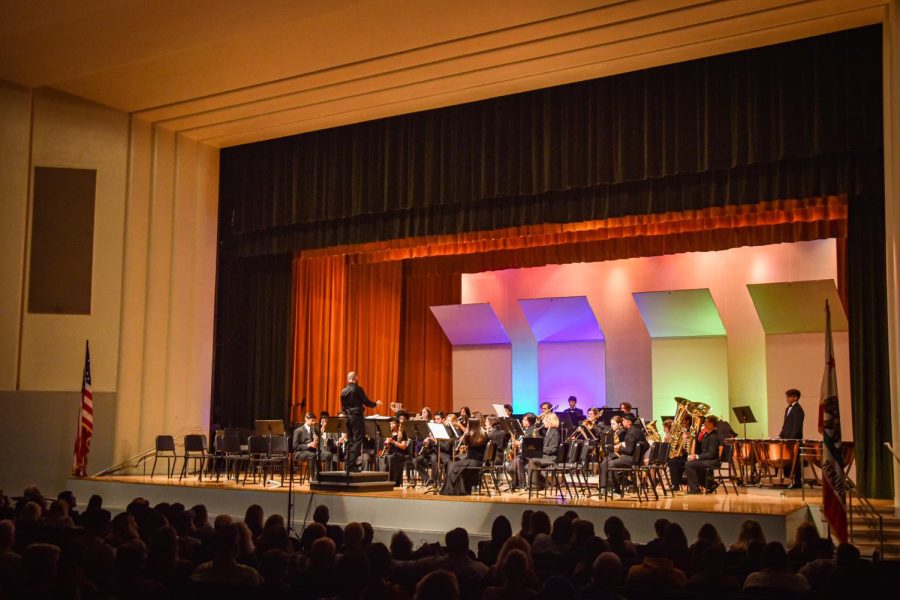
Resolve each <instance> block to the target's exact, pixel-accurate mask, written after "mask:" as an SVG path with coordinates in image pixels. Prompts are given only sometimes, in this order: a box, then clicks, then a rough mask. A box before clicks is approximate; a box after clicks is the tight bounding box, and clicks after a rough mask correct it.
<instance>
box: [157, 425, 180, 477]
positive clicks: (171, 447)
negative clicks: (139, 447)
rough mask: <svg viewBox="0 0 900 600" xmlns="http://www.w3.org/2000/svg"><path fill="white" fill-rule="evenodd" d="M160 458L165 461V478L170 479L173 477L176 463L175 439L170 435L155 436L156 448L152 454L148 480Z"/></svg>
mask: <svg viewBox="0 0 900 600" xmlns="http://www.w3.org/2000/svg"><path fill="white" fill-rule="evenodd" d="M160 458H164V459H166V477H167V478H168V479H172V477H174V476H175V463H176V461H178V455H177V454H175V438H174V437H172V436H171V435H158V436H156V448H155V450H154V453H153V468H152V469H150V479H153V474H154V473H156V461H158V460H159V459H160Z"/></svg>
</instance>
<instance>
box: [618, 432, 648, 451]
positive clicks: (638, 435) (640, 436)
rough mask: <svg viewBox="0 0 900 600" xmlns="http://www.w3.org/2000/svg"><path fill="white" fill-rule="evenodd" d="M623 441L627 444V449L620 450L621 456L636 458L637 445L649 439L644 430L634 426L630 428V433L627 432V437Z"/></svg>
mask: <svg viewBox="0 0 900 600" xmlns="http://www.w3.org/2000/svg"><path fill="white" fill-rule="evenodd" d="M622 441H623V442H625V447H624V448H622V449H621V450H619V455H620V456H634V453H635V451H636V450H637V445H638V444H640V443H641V442H645V441H647V437H646V436H645V435H644V428H643V427H641V426H640V425H632V426H631V427H629V428H628V431H626V432H625V437H624V438H623V439H622Z"/></svg>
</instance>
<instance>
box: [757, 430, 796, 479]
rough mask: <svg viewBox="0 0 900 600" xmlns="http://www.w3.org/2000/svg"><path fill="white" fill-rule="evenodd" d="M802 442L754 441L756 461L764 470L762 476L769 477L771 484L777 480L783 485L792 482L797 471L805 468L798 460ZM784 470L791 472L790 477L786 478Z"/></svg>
mask: <svg viewBox="0 0 900 600" xmlns="http://www.w3.org/2000/svg"><path fill="white" fill-rule="evenodd" d="M800 442H801V440H754V441H753V443H754V448H755V450H756V460H757V461H758V462H759V465H760V467H761V468H762V470H763V472H762V473H761V476H762V477H767V478H768V479H769V483H774V480H775V479H776V478H777V479H778V483H782V484H783V483H786V482H790V481H792V479H793V473H794V472H795V470H796V469H798V468H802V466H803V465H802V462H801V461H799V460H798V459H799V458H800ZM784 469H788V470H789V472H790V474H789V475H788V476H785V474H784Z"/></svg>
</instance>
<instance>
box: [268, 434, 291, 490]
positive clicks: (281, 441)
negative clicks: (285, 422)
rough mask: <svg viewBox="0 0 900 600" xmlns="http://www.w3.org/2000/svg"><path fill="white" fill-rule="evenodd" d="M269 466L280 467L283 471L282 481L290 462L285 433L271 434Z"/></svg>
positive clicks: (282, 481)
mask: <svg viewBox="0 0 900 600" xmlns="http://www.w3.org/2000/svg"><path fill="white" fill-rule="evenodd" d="M268 456H269V466H271V467H278V470H279V471H280V472H281V483H284V473H285V470H286V468H287V464H288V439H287V436H284V435H273V436H269V455H268Z"/></svg>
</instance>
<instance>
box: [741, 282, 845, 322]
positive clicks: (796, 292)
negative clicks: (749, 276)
mask: <svg viewBox="0 0 900 600" xmlns="http://www.w3.org/2000/svg"><path fill="white" fill-rule="evenodd" d="M747 289H748V290H749V292H750V297H751V298H752V299H753V306H755V307H756V312H757V314H758V315H759V320H760V322H761V323H762V326H763V330H764V331H765V332H766V333H767V334H778V333H816V332H821V331H825V301H826V300H827V301H828V303H829V304H830V306H831V329H832V330H833V331H847V315H846V314H845V313H844V307H843V305H842V304H841V300H840V297H839V296H838V291H837V288H836V287H835V285H834V280H833V279H821V280H817V281H792V282H780V283H755V284H747Z"/></svg>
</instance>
